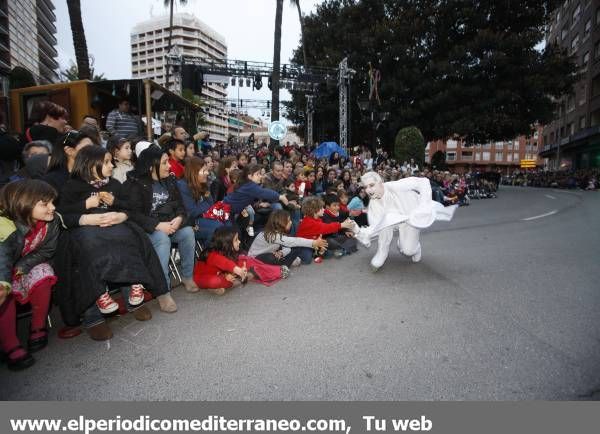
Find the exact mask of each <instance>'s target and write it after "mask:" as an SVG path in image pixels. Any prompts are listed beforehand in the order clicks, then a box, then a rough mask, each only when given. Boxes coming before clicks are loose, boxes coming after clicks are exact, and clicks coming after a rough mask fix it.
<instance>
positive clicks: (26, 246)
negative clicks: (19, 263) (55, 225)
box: [21, 221, 48, 256]
mask: <svg viewBox="0 0 600 434" xmlns="http://www.w3.org/2000/svg"><path fill="white" fill-rule="evenodd" d="M47 232H48V224H47V223H46V222H44V221H38V222H37V223H36V224H35V225H33V227H32V228H31V229H30V230H29V232H27V234H26V235H25V242H24V243H23V251H22V252H21V256H25V255H27V254H29V253H31V252H33V251H34V250H35V249H37V248H38V247H39V245H40V244H41V243H42V241H44V238H46V233H47Z"/></svg>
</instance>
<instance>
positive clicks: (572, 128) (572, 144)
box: [540, 0, 600, 169]
mask: <svg viewBox="0 0 600 434" xmlns="http://www.w3.org/2000/svg"><path fill="white" fill-rule="evenodd" d="M546 44H557V45H558V46H560V47H563V48H564V49H566V50H567V51H568V52H569V54H570V55H572V56H573V57H574V58H575V60H576V62H577V65H578V66H579V72H580V73H581V80H580V81H579V82H578V83H577V84H576V85H575V88H574V90H573V93H571V94H570V95H567V96H565V97H563V98H562V99H561V100H560V101H559V109H558V113H557V117H556V119H555V120H554V121H553V122H551V123H550V124H549V125H546V127H545V128H544V131H543V147H542V149H541V150H540V155H541V156H542V157H543V158H545V159H547V160H548V162H549V165H550V167H552V168H554V169H556V168H557V167H560V168H561V169H569V168H574V169H578V168H588V167H600V0H566V1H564V2H563V3H562V5H561V6H560V7H558V8H557V9H556V10H555V11H554V12H553V19H552V21H551V23H550V25H549V26H548V30H547V35H546Z"/></svg>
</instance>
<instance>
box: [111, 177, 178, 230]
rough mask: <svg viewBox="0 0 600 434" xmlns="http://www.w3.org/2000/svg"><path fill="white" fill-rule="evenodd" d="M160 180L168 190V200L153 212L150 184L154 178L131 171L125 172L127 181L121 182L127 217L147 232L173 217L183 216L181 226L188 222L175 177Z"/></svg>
mask: <svg viewBox="0 0 600 434" xmlns="http://www.w3.org/2000/svg"><path fill="white" fill-rule="evenodd" d="M162 182H163V184H164V186H165V187H166V188H167V190H168V192H169V200H168V201H167V203H165V204H164V205H163V206H161V207H160V209H158V210H156V211H155V212H154V213H153V212H152V184H153V183H154V180H153V179H152V178H151V177H150V176H143V177H139V178H138V177H137V176H136V173H135V171H132V172H129V173H128V174H127V181H125V183H124V184H123V189H124V190H125V191H126V197H127V201H128V212H127V213H128V215H129V218H130V219H131V220H132V221H134V222H135V223H137V224H138V225H139V226H140V227H141V228H142V229H144V230H145V231H146V232H147V233H149V234H151V233H153V232H154V231H155V230H156V226H157V225H158V224H159V223H161V222H166V221H170V220H172V219H174V218H175V217H182V218H183V223H182V225H181V227H184V226H186V225H187V224H188V221H187V220H188V218H187V213H186V212H185V207H184V206H183V200H182V199H181V193H179V189H178V188H177V183H176V180H175V178H174V177H173V176H169V177H168V178H167V179H164V180H163V181H162Z"/></svg>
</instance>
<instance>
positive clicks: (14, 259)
mask: <svg viewBox="0 0 600 434" xmlns="http://www.w3.org/2000/svg"><path fill="white" fill-rule="evenodd" d="M60 222H61V221H60V216H59V215H56V217H55V218H54V220H52V221H51V222H48V230H47V232H46V237H45V238H44V240H43V241H42V243H41V244H40V245H39V246H38V248H37V249H36V250H35V251H33V252H31V253H29V254H28V255H25V256H23V257H21V253H22V252H23V245H24V243H25V235H27V232H29V229H30V228H29V227H27V226H24V225H22V224H20V223H14V222H13V221H12V220H10V219H8V218H6V217H0V281H4V282H8V283H11V280H12V270H13V269H18V270H19V271H21V272H22V273H23V274H27V273H29V272H30V271H31V269H32V268H33V267H35V266H36V265H39V264H42V263H44V262H48V261H50V259H52V257H53V256H54V252H55V251H56V246H57V244H58V236H59V234H60V229H61V224H60Z"/></svg>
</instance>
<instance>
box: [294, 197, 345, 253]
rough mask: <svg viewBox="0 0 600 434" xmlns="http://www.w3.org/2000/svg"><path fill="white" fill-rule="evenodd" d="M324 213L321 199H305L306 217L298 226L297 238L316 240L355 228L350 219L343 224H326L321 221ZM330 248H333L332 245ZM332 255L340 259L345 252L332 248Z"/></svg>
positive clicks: (304, 210)
mask: <svg viewBox="0 0 600 434" xmlns="http://www.w3.org/2000/svg"><path fill="white" fill-rule="evenodd" d="M324 212H325V208H324V203H323V200H322V199H321V198H319V197H317V196H310V197H307V198H306V199H304V201H303V202H302V214H303V215H304V218H303V219H302V221H301V222H300V225H299V226H298V231H297V232H296V236H297V237H301V238H310V239H313V240H316V239H317V238H319V236H322V237H323V238H325V237H326V236H327V235H332V234H335V233H337V232H339V231H340V230H342V229H352V228H353V227H354V222H353V221H352V220H349V219H346V220H344V221H343V222H341V223H340V222H332V223H324V222H323V220H321V217H323V213H324ZM330 248H332V246H331V245H330ZM320 253H322V252H320ZM332 254H333V256H335V257H338V258H339V257H341V256H343V255H344V252H343V250H342V249H341V248H339V249H336V248H332Z"/></svg>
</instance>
